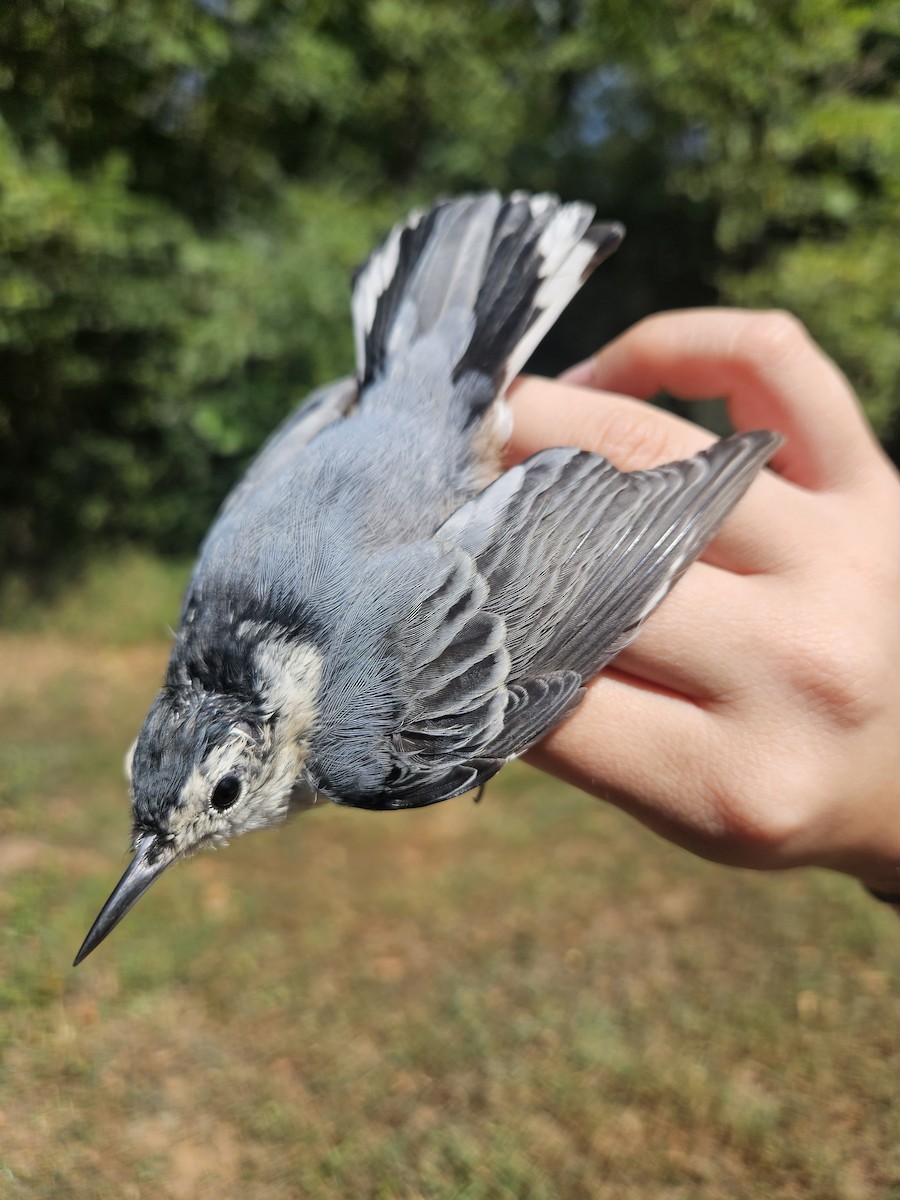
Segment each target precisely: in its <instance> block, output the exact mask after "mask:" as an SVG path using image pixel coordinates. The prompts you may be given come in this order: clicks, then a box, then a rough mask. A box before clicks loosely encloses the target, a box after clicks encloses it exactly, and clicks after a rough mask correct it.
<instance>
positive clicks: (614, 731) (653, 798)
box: [527, 671, 727, 858]
mask: <svg viewBox="0 0 900 1200" xmlns="http://www.w3.org/2000/svg"><path fill="white" fill-rule="evenodd" d="M527 757H528V761H529V762H531V763H533V764H534V765H535V766H537V767H540V768H541V769H542V770H545V771H549V772H551V773H552V774H554V775H556V776H558V777H559V778H561V779H564V780H566V781H567V782H568V783H571V784H573V785H574V786H575V787H579V788H581V789H582V790H583V791H586V792H589V793H591V794H592V795H595V796H602V797H603V798H605V799H609V800H612V801H613V802H614V803H615V804H617V805H618V806H619V807H620V808H622V809H624V810H625V811H626V812H629V813H631V815H632V816H635V817H637V818H638V820H640V821H643V822H644V824H645V825H648V826H649V827H650V828H651V829H653V830H654V831H655V832H657V833H659V834H661V835H662V836H663V837H666V838H668V839H669V840H670V841H673V842H676V843H677V844H678V845H681V846H684V847H686V848H687V849H689V850H692V851H694V852H695V853H697V854H709V855H715V856H716V857H719V858H722V857H727V850H723V844H722V843H723V838H724V836H725V835H727V830H726V829H725V828H724V827H723V818H722V814H721V812H720V811H719V807H718V804H717V789H716V785H715V782H714V781H715V779H716V773H717V766H716V764H717V763H718V762H719V761H720V759H721V757H722V747H721V736H720V730H719V726H718V722H717V720H716V718H715V717H713V716H711V715H710V714H709V713H707V712H705V711H704V710H703V709H702V708H700V707H697V706H696V705H693V704H691V703H689V702H688V701H685V700H683V699H680V698H678V697H674V696H671V695H668V694H666V693H664V692H658V691H656V690H654V689H653V688H652V687H650V686H649V685H644V684H641V683H640V682H639V681H637V680H633V679H631V678H630V677H628V676H624V675H620V674H618V673H617V672H612V671H611V672H606V673H604V674H603V676H601V677H600V678H599V679H597V680H595V681H594V683H593V684H592V685H591V687H590V688H589V689H588V691H587V694H586V696H585V698H584V700H583V701H582V703H581V704H580V705H579V706H578V708H577V709H576V710H575V711H574V713H573V714H572V715H571V716H570V717H568V718H567V719H566V720H565V721H564V722H563V724H562V725H560V726H559V728H558V729H556V730H554V732H553V733H551V734H550V735H549V736H548V737H546V738H544V740H543V741H542V742H541V743H540V745H539V746H538V747H537V748H536V749H534V750H532V751H531V752H530V753H529V754H528V756H527ZM698 762H702V763H703V764H704V770H703V774H702V777H698V772H697V763H698ZM662 763H664V764H665V769H664V770H661V769H660V765H661V764H662Z"/></svg>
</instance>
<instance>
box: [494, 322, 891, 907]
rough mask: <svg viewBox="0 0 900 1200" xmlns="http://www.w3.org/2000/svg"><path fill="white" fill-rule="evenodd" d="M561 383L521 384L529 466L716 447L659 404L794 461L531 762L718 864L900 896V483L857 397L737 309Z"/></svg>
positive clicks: (610, 349)
mask: <svg viewBox="0 0 900 1200" xmlns="http://www.w3.org/2000/svg"><path fill="white" fill-rule="evenodd" d="M563 379H564V382H552V381H549V380H544V379H535V378H528V379H524V380H522V381H521V382H520V383H519V384H518V385H517V387H516V389H515V392H514V394H513V395H512V396H511V403H512V408H513V413H514V421H515V426H514V432H513V437H512V441H511V443H510V448H509V457H510V462H517V461H520V460H521V459H523V458H526V457H528V456H529V455H530V454H533V453H535V452H536V451H538V450H540V449H543V448H544V447H547V446H558V445H577V446H580V447H582V448H583V449H586V450H592V451H596V452H597V453H600V454H603V455H605V456H606V457H607V458H609V459H610V460H611V461H612V462H613V463H614V464H615V465H616V466H618V467H620V468H623V469H627V470H631V469H636V468H642V467H650V466H655V465H657V464H659V463H663V462H668V461H671V460H673V459H678V458H684V457H686V456H688V455H690V454H693V453H695V452H696V451H697V450H699V449H702V448H703V447H704V446H705V445H708V444H709V442H710V441H712V440H713V439H712V437H711V435H709V434H708V433H706V432H705V431H704V430H702V429H700V428H698V427H697V426H695V425H692V424H691V423H689V422H687V421H683V420H681V419H679V418H677V417H675V416H673V415H671V414H669V413H666V412H663V411H661V410H660V409H658V408H655V407H652V406H650V405H647V404H643V403H641V400H645V399H647V398H648V397H651V396H653V395H654V394H656V393H657V392H659V391H661V390H666V391H668V392H670V393H671V394H674V395H677V396H682V397H685V398H690V399H709V398H713V397H725V399H726V401H727V406H728V411H729V415H730V418H731V421H732V423H733V424H734V426H735V428H736V429H738V430H748V429H760V428H766V429H775V430H778V431H779V432H780V433H782V434H784V435H785V437H786V439H787V440H786V443H785V445H784V446H783V447H782V448H781V449H780V450H779V451H778V453H777V454H776V455H775V458H774V460H773V462H772V468H773V469H772V470H766V471H764V472H763V473H762V474H761V475H760V476H759V477H758V478H757V480H756V481H755V482H754V483H753V485H752V487H751V488H750V491H749V492H748V493H747V495H746V496H745V497H744V499H743V500H742V501H741V502H740V503H739V505H738V506H737V509H736V510H735V512H734V513H733V514H732V515H731V516H730V517H729V518H728V520H727V521H726V523H725V525H724V526H723V528H722V530H721V531H720V533H719V534H718V536H717V537H716V538H715V539H714V541H713V542H712V544H711V545H710V546H709V547H708V548H707V550H706V552H705V553H704V555H703V558H702V560H701V561H700V562H697V563H695V564H694V565H693V566H691V567H690V569H689V570H688V571H687V573H686V574H685V576H684V577H683V579H682V580H681V581H680V582H679V583H678V584H677V586H676V587H675V588H674V589H673V591H672V593H671V594H670V595H669V596H668V598H667V599H666V600H665V601H664V602H663V603H662V605H661V606H660V608H659V609H658V610H657V612H656V613H654V615H653V616H652V617H651V618H650V620H649V621H648V622H647V624H646V625H645V627H644V629H643V630H642V632H641V634H640V635H639V637H638V638H637V639H636V641H635V642H634V643H632V645H631V646H629V647H628V648H627V649H626V650H625V651H623V653H622V654H620V655H619V657H618V658H617V659H616V660H615V663H614V665H613V666H612V667H610V668H608V669H607V670H606V671H604V672H603V674H602V675H601V676H600V677H599V678H597V679H596V680H594V682H593V683H592V684H591V685H590V687H589V688H588V691H587V695H586V697H585V700H584V702H583V703H582V704H581V705H580V706H579V708H578V709H576V711H575V712H574V713H573V715H572V716H571V717H570V718H569V719H568V720H567V721H566V722H565V723H564V724H563V725H561V726H560V727H559V728H558V729H557V730H555V731H554V732H553V733H552V734H551V735H550V736H549V737H547V738H546V739H545V740H544V741H543V742H542V743H541V745H540V747H539V748H538V749H537V750H536V751H534V752H533V753H532V754H531V755H530V756H529V758H530V760H531V761H532V762H534V763H535V764H537V765H539V766H541V767H543V768H545V769H546V770H548V771H551V772H552V773H554V774H555V775H558V776H560V777H562V778H564V779H566V780H568V781H569V782H571V783H574V784H575V785H577V786H578V787H581V788H583V789H584V790H585V791H588V792H591V793H593V794H594V795H597V796H602V797H604V798H608V799H610V800H613V801H614V802H615V803H617V804H618V805H619V806H620V807H622V808H623V809H625V810H626V811H627V812H630V813H631V814H632V815H634V816H635V817H637V818H638V819H640V820H641V821H643V822H644V823H645V824H647V825H648V826H650V827H651V828H652V829H654V830H656V831H657V832H658V833H660V834H662V835H663V836H665V837H667V838H669V839H670V840H671V841H673V842H676V843H678V844H679V845H682V846H685V847H686V848H687V849H689V850H692V851H693V852H695V853H697V854H700V855H703V856H704V857H706V858H711V859H714V860H717V861H720V862H724V863H731V864H735V865H741V866H746V867H758V868H776V867H789V866H799V865H810V864H815V865H819V866H826V867H832V868H834V869H836V870H839V871H843V872H846V873H847V874H850V875H854V876H856V877H857V878H859V879H861V880H862V881H863V882H865V883H866V884H868V885H869V886H871V887H873V888H876V889H878V890H881V891H885V892H892V893H896V892H900V672H898V670H897V664H898V662H900V476H898V474H897V472H896V471H895V469H894V467H893V466H892V464H891V463H890V461H889V460H888V458H887V457H886V456H885V454H884V453H883V452H882V450H881V449H880V447H879V445H878V443H877V442H876V440H875V438H874V436H873V434H872V431H871V429H870V428H869V425H868V423H867V421H866V419H865V417H864V415H863V413H862V411H861V409H860V407H859V404H858V401H857V399H856V397H855V396H854V394H853V392H852V390H851V388H850V386H849V384H848V383H847V381H846V379H845V378H844V377H843V375H842V374H841V373H840V371H839V370H838V369H837V367H836V366H835V365H834V363H832V362H831V360H830V359H828V358H827V357H826V356H825V355H824V354H823V352H822V351H821V350H820V349H819V348H818V347H817V346H816V345H815V344H814V343H813V342H812V341H811V339H810V338H809V336H808V335H807V333H806V332H805V330H804V329H803V327H802V326H801V325H800V324H799V322H797V321H796V320H795V319H794V318H792V317H790V316H788V315H786V314H783V313H777V312H774V313H773V312H769V313H754V312H745V311H739V310H726V309H715V310H692V311H686V312H674V313H664V314H661V315H659V316H655V317H651V318H649V319H647V320H644V321H641V322H640V323H639V324H638V325H636V326H634V327H633V328H631V329H630V330H629V331H628V332H626V333H625V334H623V335H622V336H621V337H620V338H618V339H617V340H616V341H614V342H612V343H611V344H610V345H608V346H606V347H605V348H604V349H603V350H601V351H600V353H599V354H597V355H596V356H595V357H594V358H592V359H590V360H588V361H587V362H585V363H582V364H581V365H580V366H578V367H575V368H573V369H572V370H571V371H569V372H567V374H566V375H565V376H564V377H563ZM632 397H639V398H640V399H633V398H632Z"/></svg>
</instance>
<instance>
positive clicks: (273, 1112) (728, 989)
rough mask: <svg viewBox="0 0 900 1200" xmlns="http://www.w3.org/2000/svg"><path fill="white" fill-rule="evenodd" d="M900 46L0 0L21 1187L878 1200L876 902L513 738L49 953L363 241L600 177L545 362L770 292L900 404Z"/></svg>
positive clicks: (838, 23) (1, 638) (792, 15)
mask: <svg viewBox="0 0 900 1200" xmlns="http://www.w3.org/2000/svg"><path fill="white" fill-rule="evenodd" d="M898 76H900V10H898V9H897V7H896V5H891V4H889V3H851V2H850V0H791V2H788V0H627V2H626V0H533V2H526V0H491V2H490V3H483V2H476V0H452V2H450V0H434V2H429V3H427V4H425V3H422V4H416V3H412V2H403V0H27V2H26V0H7V2H6V3H5V4H0V571H2V572H3V576H4V577H5V580H6V597H7V608H6V613H7V616H8V615H9V613H10V611H12V608H14V609H15V611H16V621H15V627H14V628H13V627H11V626H10V624H9V623H8V624H7V627H6V628H5V629H3V630H0V1198H2V1200H6V1198H7V1197H9V1198H10V1200H18V1198H20V1197H27V1198H28V1200H32V1198H34V1200H56V1198H59V1200H63V1198H65V1200H69V1197H73V1196H74V1197H85V1198H88V1197H89V1198H90V1200H106V1198H108V1200H141V1198H143V1197H147V1198H150V1197H153V1198H154V1200H156V1198H162V1200H169V1198H172V1200H205V1198H206V1197H210V1198H213V1197H214V1198H215V1200H220V1198H221V1197H233V1196H241V1197H246V1198H247V1200H281V1198H282V1197H295V1196H297V1197H300V1196H303V1197H311V1198H312V1200H333V1198H335V1197H346V1198H347V1200H420V1198H423V1197H425V1198H427V1200H433V1198H438V1197H439V1198H441V1200H443V1198H444V1197H453V1198H456V1200H597V1198H599V1200H648V1198H649V1197H653V1198H654V1200H657V1198H658V1200H698V1198H701V1197H703V1198H705V1200H706V1198H708V1200H721V1198H722V1197H728V1198H729V1200H757V1197H759V1196H767V1197H768V1196H771V1197H776V1198H783V1200H801V1198H802V1200H807V1198H811V1200H900V1150H898V1148H900V1118H898V1111H900V1110H898V1107H897V1103H896V1101H897V1078H898V1071H897V1065H898V1064H897V1049H896V1041H897V1037H896V1032H897V1006H896V980H897V978H898V976H900V941H898V938H897V927H896V919H895V918H894V916H893V915H892V914H891V913H890V912H888V911H885V910H883V909H882V908H881V907H879V906H878V905H876V904H875V903H874V902H872V901H870V900H869V899H868V898H867V897H866V896H865V895H864V894H863V893H862V890H861V889H860V888H858V887H857V886H856V885H855V884H853V883H852V881H849V880H844V879H840V878H838V877H836V876H831V875H828V874H826V873H824V872H821V873H816V872H803V873H798V874H794V875H788V876H784V875H782V876H779V877H777V878H776V877H763V876H753V875H750V874H746V873H743V874H742V873H740V872H735V871H730V872H729V871H725V870H722V869H718V868H714V867H712V866H709V865H707V864H704V863H701V862H699V861H696V860H693V859H690V858H689V857H688V856H686V855H684V854H682V853H680V852H678V851H675V850H673V849H671V848H670V847H667V846H665V845H663V844H662V843H660V842H659V841H657V840H656V839H654V838H653V837H652V836H651V835H649V834H648V833H646V832H645V831H643V830H642V829H640V828H638V827H636V826H635V825H634V824H633V823H630V822H628V821H627V820H626V819H625V818H623V817H621V816H620V815H619V814H618V813H617V812H615V811H614V810H611V809H608V808H606V807H604V806H602V805H599V804H597V803H596V802H594V801H592V800H590V799H588V798H587V797H585V796H582V795H579V794H577V793H574V792H571V791H567V790H565V789H563V788H561V787H560V786H559V785H558V784H556V783H554V782H553V781H551V780H549V779H546V778H544V777H541V776H538V775H536V774H534V773H529V772H528V771H526V770H525V769H524V768H522V769H519V770H516V771H511V772H509V773H508V774H506V773H504V775H502V776H501V777H500V779H499V780H498V781H496V783H494V784H492V785H491V787H490V788H489V789H488V793H487V796H486V798H485V800H484V802H483V803H482V804H481V805H480V806H479V807H477V808H476V807H474V806H473V805H472V804H471V803H470V802H468V801H467V800H466V799H465V798H462V799H460V800H457V801H455V802H452V803H450V804H446V805H441V806H438V807H437V808H435V809H433V810H424V811H422V812H414V813H409V814H396V815H393V816H378V815H371V814H365V813H359V812H352V811H342V810H337V809H335V808H332V807H326V808H323V809H322V810H321V811H316V812H313V813H310V814H308V815H307V816H306V817H305V818H304V819H303V820H300V821H297V822H295V823H293V824H292V825H288V826H286V827H285V828H284V829H283V830H281V831H279V832H278V833H277V834H276V833H273V834H270V835H268V836H265V837H260V838H259V839H258V840H257V839H255V838H248V839H245V840H243V841H242V842H239V843H238V844H237V845H235V846H234V847H232V848H231V849H229V850H228V851H226V852H224V853H222V854H217V855H209V854H207V855H205V856H201V857H200V858H199V859H198V860H197V861H196V862H194V863H192V864H190V865H189V866H185V867H184V868H181V869H178V870H175V871H173V872H172V874H171V876H170V877H169V876H167V877H166V878H165V880H163V881H162V882H161V883H160V884H159V885H158V887H157V888H155V889H154V890H153V892H152V893H151V894H150V895H149V896H148V897H147V898H146V899H145V900H143V901H142V902H141V904H140V905H139V907H138V908H137V909H136V911H135V912H134V914H132V915H131V916H130V917H129V918H128V920H127V921H126V923H125V924H124V925H123V926H122V928H121V929H119V930H116V932H115V933H114V934H113V936H112V937H111V938H110V939H109V941H108V942H107V943H105V944H104V946H102V947H101V948H100V949H99V950H98V951H97V953H96V954H95V955H94V956H92V957H91V958H90V959H89V960H88V962H87V963H85V964H84V966H82V967H81V968H79V970H78V971H77V972H73V971H72V970H71V969H70V967H69V965H68V964H69V962H70V960H71V957H72V954H73V953H74V951H75V949H76V948H77V946H78V945H79V943H80V941H81V938H82V936H83V935H84V933H85V931H86V929H87V927H88V924H89V923H90V921H91V919H92V918H93V916H94V915H95V913H96V912H97V910H98V908H99V905H100V903H101V902H102V901H103V899H105V897H106V895H107V894H108V891H109V889H110V887H111V886H112V884H113V882H114V881H115V879H116V878H117V877H118V874H119V873H120V872H121V870H122V867H123V865H124V862H125V861H126V857H125V849H126V843H127V835H128V814H127V805H126V799H125V787H124V783H123V781H122V779H121V768H120V764H121V761H122V757H123V754H124V751H125V748H126V747H127V746H128V744H129V743H130V741H131V739H132V737H133V736H134V732H135V730H136V728H137V726H138V725H139V723H140V721H141V719H142V717H143V714H144V712H145V710H146V706H147V704H148V702H149V700H150V698H151V696H152V694H153V692H154V690H155V688H156V686H157V683H158V681H159V679H160V677H161V675H162V671H163V667H164V662H165V658H166V655H167V641H166V635H165V628H166V622H167V621H174V620H175V619H176V614H177V609H178V594H179V591H180V588H181V586H182V583H183V580H184V578H185V570H186V567H185V562H186V560H187V557H189V555H190V554H191V552H192V551H193V549H194V547H195V545H196V543H197V540H198V539H199V537H200V536H201V535H202V532H203V530H204V528H205V526H206V524H207V522H208V520H209V518H210V516H211V514H212V512H213V510H214V508H215V506H216V505H217V503H218V502H219V500H220V498H221V496H222V495H223V494H224V492H225V490H226V489H227V487H228V485H229V483H230V481H231V479H232V478H233V477H234V475H235V474H236V472H237V471H238V470H239V469H240V467H241V465H242V464H243V462H244V461H245V460H246V459H247V457H248V456H249V455H250V454H251V453H252V451H253V449H254V448H255V446H256V445H257V444H258V443H259V441H260V440H261V439H262V438H263V437H264V436H265V435H266V433H267V432H268V431H269V430H270V429H271V427H272V426H273V425H274V424H275V422H276V421H277V420H278V419H279V418H280V417H281V416H282V414H283V413H284V412H285V411H286V410H287V409H288V408H289V407H290V406H291V405H293V404H294V403H295V402H296V401H298V400H299V399H301V398H302V396H303V395H304V394H305V393H306V391H307V390H308V389H309V388H310V387H311V386H312V385H313V384H315V383H317V382H319V381H321V380H323V379H325V378H327V377H330V376H333V375H336V374H338V373H341V372H344V371H345V370H347V369H348V367H349V365H350V336H349V333H350V331H349V321H348V299H349V284H348V279H349V272H350V270H351V268H352V267H353V266H354V265H355V264H356V263H357V262H359V260H360V259H362V258H363V257H364V255H365V254H366V252H367V251H368V249H369V247H370V245H371V243H372V240H373V238H375V237H376V236H377V235H378V234H380V233H382V232H384V231H385V230H386V229H387V228H388V226H389V225H390V223H391V222H392V221H393V220H394V219H395V218H396V217H398V216H399V215H401V214H402V213H403V212H404V211H405V210H406V209H407V208H408V207H409V206H410V205H412V204H416V203H424V202H428V201H429V200H430V199H431V198H433V197H434V196H435V195H436V194H438V193H449V192H456V191H459V190H462V189H476V188H483V187H487V186H496V187H499V188H502V189H510V188H513V187H528V188H533V189H539V188H547V189H552V190H555V191H558V192H560V193H562V194H563V195H565V196H567V197H583V198H586V199H589V200H592V201H594V202H595V203H596V204H597V206H598V208H599V210H600V211H601V213H602V214H603V215H604V216H609V217H617V218H621V219H622V220H624V221H625V222H626V223H627V225H628V227H629V238H628V240H627V242H626V244H625V247H624V248H623V250H622V251H621V252H620V253H619V254H618V255H616V257H615V258H614V259H613V260H612V261H611V262H610V263H609V264H607V265H606V266H604V268H603V270H602V271H601V272H600V273H599V274H598V276H597V278H596V280H595V281H593V282H592V283H591V284H590V285H589V287H588V289H586V292H585V294H584V296H583V297H582V298H580V300H579V301H578V302H577V303H576V304H575V305H574V306H573V309H572V312H571V314H570V316H569V317H568V319H567V320H566V322H564V323H563V324H562V325H561V326H560V328H559V329H558V330H557V331H555V333H554V335H553V337H552V339H551V340H550V341H549V342H548V344H547V345H546V346H545V347H544V348H543V349H542V351H541V352H540V358H539V360H538V365H539V367H540V368H541V369H543V370H546V371H552V370H555V369H557V368H559V367H562V366H564V365H566V364H567V363H569V362H571V361H574V360H575V359H576V358H577V357H578V356H579V355H581V354H583V353H586V352H588V351H589V350H591V349H592V348H594V347H595V346H596V345H597V344H599V343H600V342H601V341H602V340H604V339H605V338H607V337H609V336H610V335H612V334H614V333H615V332H616V331H617V330H619V329H621V328H622V327H624V326H625V325H627V324H628V323H630V322H631V321H633V320H635V319H637V318H639V317H640V316H642V315H644V314H645V313H647V312H650V311H652V310H654V309H658V308H661V307H667V306H676V305H685V304H696V303H708V302H715V301H717V300H719V299H721V300H734V301H738V302H744V303H752V304H776V305H782V306H787V307H789V308H791V309H793V310H794V311H795V312H797V313H798V314H799V315H800V316H801V317H802V318H803V319H804V320H806V321H807V323H808V324H809V325H810V327H811V329H812V330H813V332H814V334H815V335H816V336H817V337H818V338H820V339H821V340H822V341H823V342H824V343H825V345H826V346H827V347H828V349H829V350H830V351H831V352H832V353H833V354H834V355H835V356H836V357H837V359H838V361H839V362H840V363H841V364H842V365H843V366H844V367H845V369H846V370H847V371H848V372H849V374H850V375H851V376H852V378H853V380H854V382H855V383H856V385H857V387H858V388H859V389H860V392H861V394H862V396H863V399H864V401H865V403H866V405H867V408H868V409H869V412H870V414H871V416H872V418H873V420H874V421H875V422H876V424H877V426H878V428H879V430H880V431H881V432H882V433H883V434H885V435H887V436H891V435H892V433H893V432H894V419H895V413H896V411H897V409H898V406H900V385H898V377H900V339H898V338H897V328H896V327H897V324H898V316H900V308H898V306H900V292H898V289H897V286H896V280H897V278H900V261H898V255H900V238H898V237H897V236H896V234H897V229H896V217H897V211H898V200H900V112H898V108H900V104H898ZM135 546H137V547H140V548H141V549H140V552H135V551H134V549H129V547H135ZM75 567H77V568H78V574H79V578H78V579H77V580H76V582H74V583H73V582H72V576H73V574H74V571H73V568H75ZM60 580H64V581H66V586H65V587H64V588H62V590H59V589H58V588H57V591H56V598H55V599H54V600H53V601H52V603H51V602H48V603H43V604H41V605H35V604H34V602H33V599H32V596H33V593H32V592H31V591H29V590H28V588H29V587H33V586H34V584H35V583H41V582H45V583H46V582H52V583H54V584H59V582H60ZM13 584H15V586H13ZM26 585H27V586H26ZM10 601H13V602H14V603H13V604H12V605H10V603H9V602H10ZM612 752H614V748H612Z"/></svg>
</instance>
